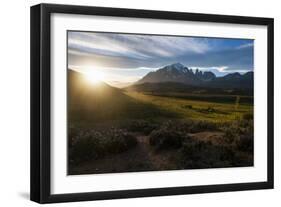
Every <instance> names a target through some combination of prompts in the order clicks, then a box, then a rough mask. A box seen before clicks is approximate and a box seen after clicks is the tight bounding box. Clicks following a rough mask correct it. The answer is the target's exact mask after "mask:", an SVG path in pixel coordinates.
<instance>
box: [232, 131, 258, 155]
mask: <svg viewBox="0 0 281 207" xmlns="http://www.w3.org/2000/svg"><path fill="white" fill-rule="evenodd" d="M235 145H236V147H237V149H238V150H240V151H243V152H249V153H253V150H254V137H253V136H250V135H242V136H240V137H239V138H238V139H236V140H235Z"/></svg>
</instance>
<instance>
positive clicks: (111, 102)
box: [68, 69, 176, 121]
mask: <svg viewBox="0 0 281 207" xmlns="http://www.w3.org/2000/svg"><path fill="white" fill-rule="evenodd" d="M155 116H157V117H158V116H160V117H161V116H165V117H167V116H168V117H175V116H176V115H175V114H173V113H171V112H168V111H166V110H160V109H158V108H157V107H155V106H154V105H152V104H148V103H143V102H140V101H138V100H135V99H134V98H132V97H129V96H127V95H126V94H124V93H123V92H122V90H120V89H118V88H115V87H112V86H110V85H108V84H106V83H104V82H100V83H97V84H91V83H89V82H87V80H86V79H85V77H84V75H82V74H81V73H79V72H75V71H73V70H70V69H69V70H68V118H69V120H70V121H94V120H99V121H103V120H114V119H120V118H122V119H126V118H149V117H152V118H153V117H155Z"/></svg>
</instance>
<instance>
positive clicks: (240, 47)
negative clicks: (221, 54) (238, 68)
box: [236, 42, 254, 50]
mask: <svg viewBox="0 0 281 207" xmlns="http://www.w3.org/2000/svg"><path fill="white" fill-rule="evenodd" d="M253 46H254V43H253V42H251V43H246V44H243V45H239V46H238V47H236V49H238V50H240V49H244V48H247V47H253Z"/></svg>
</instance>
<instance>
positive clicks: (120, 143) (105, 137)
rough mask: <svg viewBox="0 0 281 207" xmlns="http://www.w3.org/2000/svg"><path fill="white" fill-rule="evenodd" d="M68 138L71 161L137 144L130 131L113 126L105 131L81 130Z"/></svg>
mask: <svg viewBox="0 0 281 207" xmlns="http://www.w3.org/2000/svg"><path fill="white" fill-rule="evenodd" d="M69 139H70V143H71V144H69V145H70V146H71V147H70V148H69V159H70V161H71V162H83V161H87V160H91V159H97V158H101V157H103V156H105V155H107V154H116V153H121V152H124V151H126V150H128V149H130V148H132V147H134V146H135V145H136V144H137V140H136V138H135V137H134V136H132V135H131V134H130V133H128V132H127V131H125V130H121V129H115V128H111V129H109V130H107V131H97V130H81V131H80V133H78V135H76V136H75V137H69Z"/></svg>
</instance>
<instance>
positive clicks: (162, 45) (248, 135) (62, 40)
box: [31, 4, 273, 203]
mask: <svg viewBox="0 0 281 207" xmlns="http://www.w3.org/2000/svg"><path fill="white" fill-rule="evenodd" d="M270 188H273V19H271V18H260V17H241V16H225V15H213V14H212V15H211V14H194V13H180V12H167V11H149V10H133V9H118V8H102V7H86V6H70V5H53V4H40V5H36V6H33V7H31V200H33V201H36V202H39V203H52V202H68V201H85V200H100V199H116V198H131V197H144V196H162V195H178V194H193V193H209V192H223V191H238V190H254V189H270Z"/></svg>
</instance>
